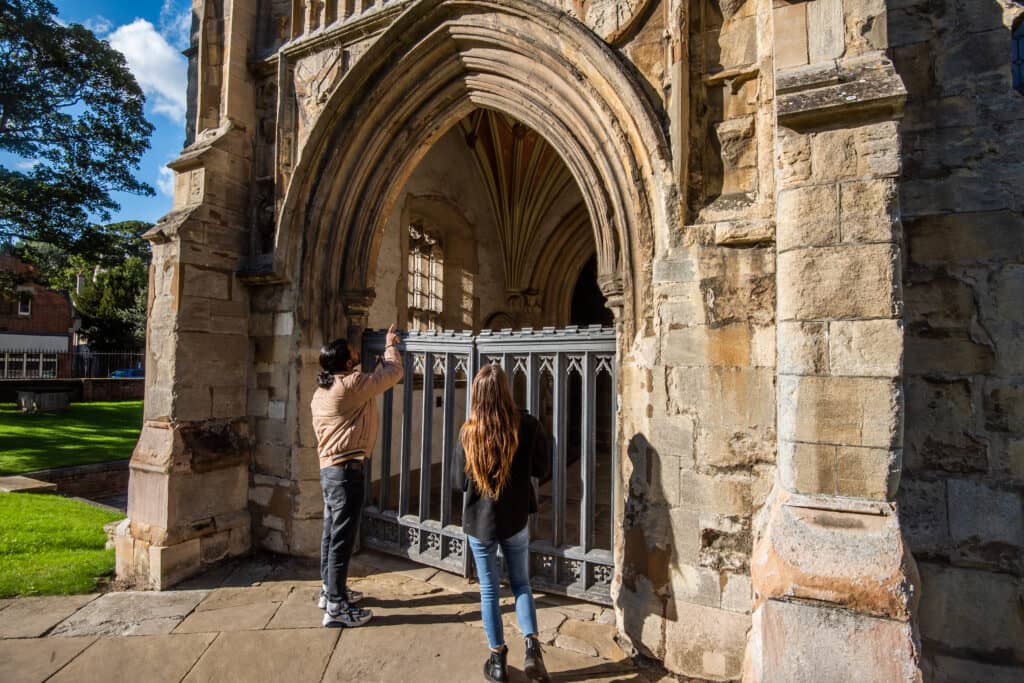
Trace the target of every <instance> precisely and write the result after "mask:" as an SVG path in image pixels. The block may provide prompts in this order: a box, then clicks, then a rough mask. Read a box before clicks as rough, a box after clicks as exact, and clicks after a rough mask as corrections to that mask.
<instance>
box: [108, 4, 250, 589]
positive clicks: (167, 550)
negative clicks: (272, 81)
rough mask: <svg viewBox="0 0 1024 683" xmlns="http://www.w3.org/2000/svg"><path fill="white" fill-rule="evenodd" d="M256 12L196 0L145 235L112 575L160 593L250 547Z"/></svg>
mask: <svg viewBox="0 0 1024 683" xmlns="http://www.w3.org/2000/svg"><path fill="white" fill-rule="evenodd" d="M254 11H255V10H254V8H253V7H248V8H247V7H244V6H242V5H241V4H240V3H239V6H238V7H236V3H235V1H234V0H228V1H227V2H226V3H224V4H223V5H218V4H217V3H208V2H205V0H194V2H193V13H194V14H195V16H197V17H199V25H198V28H199V30H198V31H196V32H195V33H194V35H193V41H194V42H193V48H194V49H195V50H196V52H197V54H199V55H200V60H199V63H198V67H197V69H196V71H195V72H194V73H192V74H191V75H190V78H191V79H198V80H199V81H200V84H201V85H202V86H203V87H195V85H196V84H193V87H191V88H190V92H191V93H193V94H194V96H195V98H196V101H195V102H194V103H193V105H192V108H193V109H195V110H198V111H199V115H198V116H197V117H195V125H196V127H197V128H198V130H197V131H195V140H196V141H195V142H194V143H193V144H192V145H190V146H189V147H188V148H186V149H185V150H184V152H183V153H182V155H181V156H180V157H179V158H178V159H177V160H176V161H174V162H172V163H171V164H169V167H170V168H171V169H172V170H174V172H175V188H174V208H173V210H172V211H171V213H170V214H168V215H167V216H165V217H164V218H163V219H161V220H160V221H159V222H158V223H157V224H156V225H155V226H154V227H153V228H152V229H151V230H150V231H149V232H148V233H146V238H147V239H148V240H149V241H150V242H151V244H152V245H153V262H152V265H151V267H150V285H149V296H150V300H149V323H148V329H147V335H146V401H145V413H144V422H143V427H142V434H141V436H140V438H139V443H138V445H137V446H136V448H135V451H134V453H133V454H132V460H131V465H130V469H131V475H130V480H129V485H128V519H127V520H125V522H123V523H122V525H121V526H120V527H119V533H118V536H117V538H116V548H117V575H118V578H119V579H121V580H124V581H127V582H129V583H132V584H134V585H136V586H139V587H143V588H154V589H157V590H161V589H165V588H167V587H169V586H171V585H173V584H175V583H177V582H179V581H181V580H182V579H185V578H187V577H189V576H191V575H194V574H196V573H199V572H200V571H202V569H203V568H204V567H207V566H209V565H211V564H212V563H214V562H217V561H219V560H221V559H224V558H226V557H230V556H235V555H240V554H242V553H246V552H248V551H249V548H250V545H251V543H250V515H249V510H248V491H249V459H250V450H251V443H250V442H251V438H250V433H249V421H248V418H247V416H246V412H247V411H246V398H247V396H246V393H247V379H248V370H249V363H250V360H249V355H250V345H249V336H248V335H249V297H248V292H247V291H246V289H245V288H244V287H243V286H242V284H241V282H240V281H239V280H238V278H237V277H236V275H235V274H236V273H237V272H238V271H239V270H240V268H241V267H242V266H243V265H244V262H245V260H246V258H247V256H248V243H249V240H248V221H247V216H248V215H249V208H248V206H247V204H248V201H247V200H248V197H249V195H250V193H249V178H250V174H251V162H252V131H253V130H255V122H254V120H253V111H252V101H251V99H252V90H251V79H250V76H249V71H248V64H247V59H248V41H249V36H250V33H251V32H252V31H251V28H252V26H253V22H254ZM214 76H216V77H214ZM217 121H219V124H218V123H217Z"/></svg>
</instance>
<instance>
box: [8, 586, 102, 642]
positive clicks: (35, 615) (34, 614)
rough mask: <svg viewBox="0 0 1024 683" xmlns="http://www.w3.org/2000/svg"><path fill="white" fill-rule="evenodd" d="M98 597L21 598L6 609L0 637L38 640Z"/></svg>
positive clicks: (57, 596) (56, 596)
mask: <svg viewBox="0 0 1024 683" xmlns="http://www.w3.org/2000/svg"><path fill="white" fill-rule="evenodd" d="M96 598H97V596H96V595H55V596H50V597H40V598H21V599H20V600H17V601H15V602H14V603H13V604H10V605H8V606H7V608H6V609H4V614H3V618H2V619H0V638H38V637H39V636H41V635H44V634H45V633H46V632H47V631H49V630H50V629H52V628H53V627H54V626H56V625H57V624H59V623H60V622H62V621H64V620H65V619H67V618H68V617H70V616H71V615H72V614H74V613H75V612H76V611H78V610H79V609H80V608H82V607H83V606H85V605H88V604H89V603H90V602H92V601H93V600H95V599H96ZM71 635H88V634H84V633H79V634H71Z"/></svg>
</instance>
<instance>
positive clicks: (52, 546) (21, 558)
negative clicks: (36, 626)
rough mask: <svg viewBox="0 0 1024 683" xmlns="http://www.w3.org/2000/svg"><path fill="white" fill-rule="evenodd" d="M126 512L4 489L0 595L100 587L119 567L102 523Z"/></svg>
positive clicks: (0, 504)
mask: <svg viewBox="0 0 1024 683" xmlns="http://www.w3.org/2000/svg"><path fill="white" fill-rule="evenodd" d="M122 517H123V515H121V514H120V513H117V512H109V511H107V510H102V509H100V508H96V507H93V506H92V505H88V504H86V503H83V502H81V501H79V500H74V499H72V498H62V497H60V496H56V495H44V494H38V493H0V598H7V597H12V596H16V595H71V594H74V593H88V592H90V591H92V590H95V589H96V585H97V579H99V578H100V577H103V576H109V575H110V574H111V573H113V571H114V551H113V550H104V549H103V546H104V545H105V543H106V540H107V537H106V534H105V533H104V532H103V525H104V524H106V523H108V522H113V521H114V520H117V519H121V518H122Z"/></svg>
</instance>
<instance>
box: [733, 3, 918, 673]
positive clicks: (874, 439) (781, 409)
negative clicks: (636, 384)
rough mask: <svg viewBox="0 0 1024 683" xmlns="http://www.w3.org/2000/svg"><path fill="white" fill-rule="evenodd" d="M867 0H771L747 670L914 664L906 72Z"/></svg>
mask: <svg viewBox="0 0 1024 683" xmlns="http://www.w3.org/2000/svg"><path fill="white" fill-rule="evenodd" d="M869 5H871V7H869ZM844 7H845V9H844ZM872 11H873V16H874V21H875V23H880V24H882V25H883V26H884V22H885V16H884V3H881V2H876V3H866V2H863V1H862V0H846V2H845V5H844V2H843V0H812V1H810V2H806V3H800V4H795V5H794V4H789V5H785V6H781V7H779V8H777V9H776V17H775V32H776V46H777V47H776V59H777V64H776V110H777V116H778V132H777V148H776V165H777V181H778V194H777V202H776V207H777V243H776V244H777V251H778V279H777V285H778V317H777V324H778V332H777V335H778V336H777V341H778V369H777V373H778V374H777V406H778V439H779V450H778V460H779V462H778V478H777V481H776V484H775V487H774V490H773V493H772V495H771V497H770V502H769V505H768V506H767V510H766V512H765V518H764V523H763V525H762V526H761V527H760V528H759V529H758V530H757V531H758V536H757V540H756V543H755V547H754V553H753V558H752V565H751V569H752V575H753V587H754V614H753V627H752V633H751V648H750V652H749V665H748V670H747V679H748V680H752V681H764V682H767V681H783V680H784V681H815V682H818V683H820V682H824V681H848V680H871V681H917V680H920V677H921V674H920V670H919V666H918V646H917V640H916V635H915V632H914V627H913V621H912V618H913V616H914V610H915V608H916V604H917V600H918V598H919V596H918V577H917V570H916V565H915V563H914V560H913V557H912V555H911V554H910V551H909V549H908V548H907V546H906V545H905V543H904V540H903V537H902V533H901V530H900V524H899V511H898V510H897V507H896V505H895V503H893V500H894V498H895V494H896V489H897V486H898V483H899V474H900V469H901V457H902V447H903V366H902V361H903V329H902V321H901V313H902V311H901V307H902V295H901V291H900V272H899V270H900V242H901V235H900V223H899V209H898V201H897V192H896V183H897V178H898V174H899V161H900V159H899V152H900V146H899V136H898V129H897V123H896V118H897V117H898V115H899V112H900V107H901V105H902V100H903V96H904V90H903V86H902V83H901V81H900V79H899V77H898V76H897V75H896V73H895V71H894V70H893V67H892V64H891V63H890V62H889V61H888V59H887V58H886V57H885V55H884V54H883V53H882V52H880V51H877V50H875V51H871V50H867V49H865V48H866V47H872V45H870V44H869V43H870V42H871V40H878V39H879V38H878V37H877V36H874V35H869V34H866V33H864V32H863V31H857V32H852V31H851V30H849V29H848V27H847V26H846V23H850V22H857V21H862V20H863V19H865V17H866V15H867V14H868V13H869V12H872ZM854 35H855V36H857V38H856V40H857V41H860V42H856V43H855V44H853V43H851V44H846V43H844V40H848V41H853V40H854V39H853V38H850V37H849V36H854ZM873 47H880V45H874V46H873ZM837 58H841V59H839V60H838V61H836V60H837Z"/></svg>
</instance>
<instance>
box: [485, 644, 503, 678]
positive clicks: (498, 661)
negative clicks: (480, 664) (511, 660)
mask: <svg viewBox="0 0 1024 683" xmlns="http://www.w3.org/2000/svg"><path fill="white" fill-rule="evenodd" d="M507 662H508V648H507V647H503V648H502V649H501V652H495V651H494V650H491V656H490V657H488V658H487V661H486V662H484V678H486V679H487V680H488V681H490V682H491V683H507V681H508V664H507Z"/></svg>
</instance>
